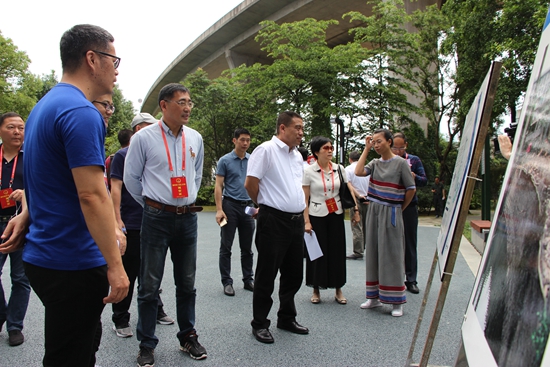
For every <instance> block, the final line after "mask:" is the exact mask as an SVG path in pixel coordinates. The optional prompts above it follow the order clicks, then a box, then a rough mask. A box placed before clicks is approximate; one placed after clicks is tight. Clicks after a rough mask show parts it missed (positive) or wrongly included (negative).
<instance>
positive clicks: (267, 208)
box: [260, 204, 304, 220]
mask: <svg viewBox="0 0 550 367" xmlns="http://www.w3.org/2000/svg"><path fill="white" fill-rule="evenodd" d="M260 210H265V211H266V212H269V213H271V214H274V215H276V216H278V217H281V218H285V219H290V220H299V219H301V218H303V216H304V212H301V213H287V212H283V211H281V210H279V209H275V208H272V207H270V206H267V205H263V204H260Z"/></svg>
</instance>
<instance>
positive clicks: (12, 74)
mask: <svg viewBox="0 0 550 367" xmlns="http://www.w3.org/2000/svg"><path fill="white" fill-rule="evenodd" d="M29 64H30V59H29V57H28V56H27V54H26V53H25V52H24V51H20V50H19V49H18V48H17V46H15V45H14V44H13V41H12V40H11V39H10V38H6V37H4V36H3V35H2V33H0V113H4V112H10V111H14V112H17V113H19V114H20V115H21V116H22V117H23V119H26V118H27V116H28V115H29V113H30V112H31V109H32V108H33V107H34V105H35V103H36V101H37V97H36V96H37V95H38V94H39V93H38V91H39V90H40V89H41V81H40V78H39V77H37V76H35V75H33V74H32V73H31V72H29V70H28V67H29Z"/></svg>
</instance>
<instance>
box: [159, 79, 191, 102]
mask: <svg viewBox="0 0 550 367" xmlns="http://www.w3.org/2000/svg"><path fill="white" fill-rule="evenodd" d="M176 92H182V93H187V94H189V96H191V92H189V89H187V88H186V87H185V86H184V85H183V84H180V83H170V84H166V85H165V86H164V87H162V89H161V90H160V92H159V100H158V102H159V106H160V101H165V100H166V99H167V98H168V99H169V98H172V97H173V96H174V93H176Z"/></svg>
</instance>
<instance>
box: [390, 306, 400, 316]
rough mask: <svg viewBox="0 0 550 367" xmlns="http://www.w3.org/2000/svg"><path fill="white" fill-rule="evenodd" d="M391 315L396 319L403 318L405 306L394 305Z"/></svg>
mask: <svg viewBox="0 0 550 367" xmlns="http://www.w3.org/2000/svg"><path fill="white" fill-rule="evenodd" d="M391 315H392V316H394V317H401V316H403V305H393V310H392V311H391Z"/></svg>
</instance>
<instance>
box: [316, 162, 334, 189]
mask: <svg viewBox="0 0 550 367" xmlns="http://www.w3.org/2000/svg"><path fill="white" fill-rule="evenodd" d="M328 166H329V168H330V177H331V178H332V192H334V171H333V170H332V163H329V164H328ZM319 167H320V168H321V177H322V179H323V188H324V189H325V196H327V184H326V182H325V174H324V173H323V167H321V166H319Z"/></svg>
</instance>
